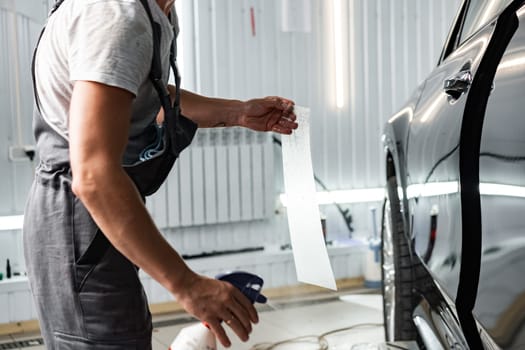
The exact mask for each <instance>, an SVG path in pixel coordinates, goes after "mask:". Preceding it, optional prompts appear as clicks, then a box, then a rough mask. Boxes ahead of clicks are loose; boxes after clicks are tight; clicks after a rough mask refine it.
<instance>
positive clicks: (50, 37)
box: [35, 0, 177, 139]
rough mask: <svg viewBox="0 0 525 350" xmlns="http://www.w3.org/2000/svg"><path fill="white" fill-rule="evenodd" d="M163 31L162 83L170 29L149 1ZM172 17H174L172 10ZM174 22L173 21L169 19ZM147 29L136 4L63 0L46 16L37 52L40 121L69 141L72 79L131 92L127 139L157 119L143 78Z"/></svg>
mask: <svg viewBox="0 0 525 350" xmlns="http://www.w3.org/2000/svg"><path fill="white" fill-rule="evenodd" d="M148 3H149V5H150V9H151V12H152V15H153V19H154V21H156V22H157V23H159V24H160V25H161V28H162V34H161V48H160V49H161V60H162V65H163V67H166V68H165V69H164V71H163V80H164V81H165V82H166V84H167V82H168V78H169V54H170V45H171V41H172V39H173V26H175V28H177V24H176V23H173V24H172V23H170V22H169V20H168V17H167V16H166V15H165V14H164V12H163V11H162V10H161V9H160V7H159V5H158V4H157V2H156V1H155V0H148ZM172 13H173V16H172V18H174V19H176V14H175V9H173V12H172ZM174 22H176V20H174ZM152 38H153V34H152V26H151V23H150V21H149V19H148V16H147V13H146V11H145V9H144V7H143V5H142V4H141V2H140V1H139V0H66V1H64V3H63V4H62V5H61V6H60V8H59V9H58V10H57V11H56V12H55V13H54V14H53V15H52V16H51V17H50V18H49V20H48V23H47V26H46V30H45V32H44V34H43V36H42V39H41V41H40V45H39V47H38V51H37V57H36V66H35V75H36V84H37V91H38V96H39V102H40V106H41V112H42V116H43V118H44V119H45V120H46V122H47V123H48V124H50V125H51V127H52V128H53V129H54V130H55V131H57V132H58V133H59V134H60V135H62V136H63V137H64V138H66V139H68V110H69V103H70V100H71V94H72V91H73V85H74V82H75V81H78V80H86V81H95V82H99V83H103V84H106V85H110V86H114V87H119V88H122V89H125V90H128V91H130V92H131V93H133V94H134V95H135V96H136V98H135V100H134V102H133V109H132V117H131V126H130V130H129V136H130V138H131V137H133V136H136V135H137V134H139V133H140V132H141V131H142V130H143V129H144V128H145V127H146V126H147V125H149V124H150V123H151V122H152V121H153V119H154V118H155V117H156V115H157V113H158V111H159V108H160V102H159V99H158V97H157V93H156V91H155V90H154V88H153V85H152V84H151V82H149V80H148V74H149V72H150V69H151V62H152V56H153V40H152Z"/></svg>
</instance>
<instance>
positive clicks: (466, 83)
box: [443, 70, 472, 98]
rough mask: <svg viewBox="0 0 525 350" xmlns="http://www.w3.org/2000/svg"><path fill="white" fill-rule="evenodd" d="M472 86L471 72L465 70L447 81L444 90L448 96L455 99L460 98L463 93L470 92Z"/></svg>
mask: <svg viewBox="0 0 525 350" xmlns="http://www.w3.org/2000/svg"><path fill="white" fill-rule="evenodd" d="M470 84H472V73H470V70H463V71H461V72H459V73H457V74H454V75H453V76H451V77H450V78H448V79H446V80H445V82H444V84H443V90H445V93H446V94H447V95H450V96H452V97H453V98H459V97H460V96H461V94H462V93H464V92H465V91H467V90H468V88H469V87H470Z"/></svg>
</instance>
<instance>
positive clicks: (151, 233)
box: [69, 81, 257, 346]
mask: <svg viewBox="0 0 525 350" xmlns="http://www.w3.org/2000/svg"><path fill="white" fill-rule="evenodd" d="M133 98H134V97H133V95H132V94H131V93H129V92H127V91H125V90H122V89H119V88H114V87H110V86H107V85H103V84H99V83H95V82H87V81H78V82H76V83H75V86H74V90H73V96H72V100H71V106H70V113H69V135H70V157H71V168H72V173H73V192H74V193H75V194H76V195H77V196H78V197H79V199H80V200H81V201H82V203H83V204H84V205H85V206H86V208H87V210H88V211H89V213H90V214H91V216H92V217H93V219H94V220H95V222H96V223H97V225H98V226H99V227H100V229H101V230H102V232H103V233H104V234H105V235H106V237H107V238H108V240H109V241H110V242H111V243H112V244H113V246H114V247H115V248H116V249H117V250H119V251H120V252H121V253H122V254H123V255H124V256H126V257H127V258H128V259H129V260H131V261H132V262H133V263H134V264H136V265H137V266H139V267H140V268H141V269H143V270H144V271H145V272H147V273H148V274H149V275H150V276H152V277H153V278H154V279H155V280H157V281H158V282H159V283H160V284H162V285H163V286H164V287H165V288H166V289H168V290H169V291H170V292H171V293H172V294H173V295H175V297H176V298H177V301H179V302H180V303H181V304H182V306H183V307H184V308H185V309H186V310H187V311H188V312H189V313H191V314H193V315H195V316H196V317H198V318H199V319H201V320H203V321H205V322H207V323H208V324H209V325H210V327H211V328H212V330H213V331H214V333H215V334H216V335H217V337H218V338H219V340H220V341H221V343H222V344H223V345H225V346H227V345H228V344H229V340H228V337H227V335H226V333H225V331H224V329H223V327H222V325H221V320H230V319H233V321H232V322H231V323H230V324H229V325H230V327H231V328H232V329H233V330H234V331H235V332H236V333H237V335H238V336H239V337H240V338H241V339H242V340H246V339H248V334H249V333H250V332H251V322H256V321H257V312H256V310H255V308H254V307H253V305H251V303H250V302H249V301H248V299H247V298H245V297H244V295H243V294H242V293H241V292H240V291H238V290H237V289H236V288H235V287H233V286H232V285H230V284H229V283H226V282H221V281H218V280H214V279H210V278H206V277H203V276H199V275H197V274H195V273H194V272H193V271H191V270H190V269H189V268H188V267H187V265H186V264H185V263H184V261H183V260H182V259H181V257H180V256H179V254H177V252H176V251H175V250H174V249H173V248H172V247H171V246H170V245H169V244H168V243H167V242H166V241H165V239H164V238H163V237H162V235H161V234H160V232H159V231H158V229H157V228H156V226H155V224H154V222H153V220H152V219H151V217H150V215H149V214H148V212H147V210H146V208H145V206H144V204H143V202H142V200H141V198H140V195H139V193H138V192H137V190H136V188H135V185H134V184H133V182H132V181H131V179H130V178H129V177H128V176H127V174H126V173H125V171H124V170H123V168H122V166H121V159H122V154H123V152H124V149H125V147H126V144H127V135H128V129H129V122H130V116H131V105H132V101H133ZM232 316H233V318H232Z"/></svg>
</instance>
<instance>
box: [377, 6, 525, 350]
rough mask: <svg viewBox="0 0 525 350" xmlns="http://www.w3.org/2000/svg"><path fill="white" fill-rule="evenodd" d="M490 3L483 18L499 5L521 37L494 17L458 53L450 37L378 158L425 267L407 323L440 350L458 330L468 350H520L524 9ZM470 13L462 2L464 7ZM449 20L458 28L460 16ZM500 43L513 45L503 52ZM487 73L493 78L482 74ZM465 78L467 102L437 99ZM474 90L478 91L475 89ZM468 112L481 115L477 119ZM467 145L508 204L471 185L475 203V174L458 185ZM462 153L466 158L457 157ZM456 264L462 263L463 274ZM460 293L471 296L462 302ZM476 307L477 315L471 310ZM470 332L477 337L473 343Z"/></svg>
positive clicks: (524, 330)
mask: <svg viewBox="0 0 525 350" xmlns="http://www.w3.org/2000/svg"><path fill="white" fill-rule="evenodd" d="M479 1H481V0H478V2H479ZM489 1H494V2H493V3H488V2H487V3H488V5H486V6H484V8H485V10H487V9H488V10H490V7H491V6H493V7H494V8H498V10H499V9H503V8H504V6H503V5H505V6H508V7H506V9H505V11H503V12H507V14H512V15H514V16H515V15H516V9H518V11H517V14H518V17H519V21H520V22H519V24H520V26H522V27H518V29H517V30H516V32H515V33H514V30H515V29H509V30H508V31H507V32H505V30H504V29H502V28H503V27H505V26H506V22H505V21H503V22H502V23H499V24H498V19H500V17H498V16H500V15H502V13H498V15H497V16H492V17H490V16H487V18H489V20H487V21H486V23H484V25H483V26H482V27H481V28H480V29H479V30H477V31H475V32H474V34H473V35H470V36H468V37H467V38H466V39H465V40H464V42H462V43H461V44H459V41H458V42H456V43H454V42H453V41H454V40H455V39H454V37H453V36H454V35H449V39H448V42H447V43H446V45H445V48H444V51H443V55H442V58H441V61H440V63H439V64H438V66H437V67H436V69H435V70H434V71H433V72H432V73H431V74H430V75H429V77H428V78H427V79H426V80H425V81H424V82H423V83H422V84H421V85H420V86H419V87H418V89H417V90H416V92H415V93H414V95H413V96H412V97H411V98H410V100H409V101H408V102H407V103H406V104H405V105H404V106H403V108H401V109H400V110H399V112H398V113H396V114H394V115H393V116H392V117H391V118H390V119H389V122H388V123H387V125H386V127H385V130H384V135H383V142H384V145H385V150H386V153H387V154H388V156H391V157H392V159H393V161H394V164H395V171H396V174H395V175H396V177H397V178H398V183H399V185H400V188H401V190H402V191H403V197H402V198H403V200H402V201H403V203H402V208H403V209H402V210H403V212H404V216H405V218H406V223H405V227H406V229H407V232H409V233H410V237H409V238H411V239H412V240H413V249H414V251H413V254H414V257H415V258H417V259H419V260H420V261H421V262H422V263H423V264H424V266H425V268H426V273H427V276H426V277H425V278H426V279H427V281H426V282H424V283H422V287H421V288H419V290H418V291H417V292H418V293H420V294H421V300H422V303H423V304H424V307H422V306H421V305H423V304H420V306H419V307H418V308H417V311H416V310H415V313H414V317H416V316H417V317H418V320H419V322H421V321H422V320H425V319H426V320H427V321H425V322H423V324H433V325H434V326H433V328H432V329H434V330H435V331H436V332H437V333H440V332H439V331H438V330H439V328H440V327H438V326H436V325H439V324H441V325H442V326H443V327H446V329H447V331H446V332H441V334H437V333H436V339H441V345H442V346H443V347H444V348H448V347H450V346H457V348H465V347H464V346H463V345H464V344H465V343H464V341H463V340H464V339H465V338H463V335H461V336H457V337H456V338H455V340H451V336H450V334H456V335H457V334H458V333H457V331H456V330H457V329H460V330H461V329H463V331H464V332H465V334H466V339H468V340H469V344H470V348H473V344H479V343H480V342H483V344H484V346H485V348H487V349H498V348H501V349H518V348H525V327H524V324H525V287H524V285H525V277H520V276H522V274H523V271H525V210H523V209H524V208H525V96H523V94H524V92H523V91H525V89H524V86H525V22H524V18H525V17H524V14H525V7H521V8H520V6H523V3H525V2H524V1H509V0H507V1H504V0H499V1H495V0H489ZM474 2H476V1H474ZM468 4H469V1H468V0H467V1H465V2H464V3H463V5H462V6H466V5H468ZM488 10H487V11H488ZM460 14H461V12H460ZM502 18H508V17H502ZM456 20H457V21H460V20H461V15H458V18H457V19H456ZM459 24H460V23H459ZM459 24H458V23H455V25H454V26H453V28H452V29H451V33H454V31H455V30H457V28H460V26H459V27H458V25H459ZM497 27H499V29H500V30H499V31H498V30H496V28H497ZM508 27H509V28H510V25H508ZM511 31H512V33H511ZM495 32H496V33H497V34H494V33H495ZM504 33H507V34H504ZM509 33H510V34H512V39H511V37H510V36H509V35H510V34H509ZM456 34H457V33H456ZM497 35H507V36H508V37H505V38H502V40H503V43H502V44H500V46H501V45H505V46H504V47H503V46H501V47H503V49H502V50H501V53H499V51H498V53H494V51H495V50H494V48H495V47H497V46H498V44H499V43H498V40H500V38H499V37H497ZM463 39H464V38H462V39H461V40H463ZM457 40H459V39H457ZM505 40H511V41H510V43H509V44H508V46H506V45H507V41H505ZM454 45H455V46H454ZM491 45H492V46H491ZM451 47H452V49H450V48H451ZM505 47H506V51H505V54H504V55H503V57H502V58H501V54H502V53H503V50H504V49H505ZM487 48H489V49H487ZM491 55H492V56H494V57H492V58H491V57H490V56H491ZM500 58H501V62H500V63H499V68H498V70H497V71H496V75H495V78H494V79H493V80H491V79H492V76H491V75H490V74H491V73H490V71H491V69H493V70H495V69H496V67H497V65H498V62H499V61H498V60H499V59H500ZM493 61H494V62H493ZM482 62H484V63H482ZM480 64H482V65H483V67H484V68H483V69H485V70H486V71H488V72H489V73H487V72H486V71H482V72H481V73H479V75H483V74H485V76H482V77H478V78H476V77H477V76H478V75H477V73H478V71H477V70H478V67H479V65H480ZM488 66H490V67H491V68H490V69H488V70H487V67H488ZM480 69H481V68H480ZM466 70H468V71H470V73H471V76H472V78H473V79H478V80H476V81H477V82H478V84H477V90H476V89H474V93H473V94H472V95H469V93H471V90H470V89H467V90H466V91H465V92H464V93H463V94H461V95H453V96H451V95H450V94H447V93H446V92H445V91H444V89H443V87H444V84H445V81H446V80H447V79H449V78H451V77H454V76H457V74H458V73H460V72H462V71H466ZM492 81H493V85H492V86H490V82H492ZM479 82H482V84H484V86H483V87H482V89H480V86H479V85H480V83H479ZM490 88H492V91H490V95H489V92H487V93H486V94H483V93H481V94H480V95H479V96H478V93H479V92H480V91H489V90H490ZM487 96H488V97H487ZM467 102H468V103H467ZM485 103H486V110H484V106H485ZM473 106H475V107H473ZM478 107H479V108H478ZM473 111H474V112H476V113H478V112H480V113H481V117H480V116H479V115H475V113H472V112H473ZM466 113H467V114H466ZM466 115H468V118H466V117H465V116H466ZM483 116H485V120H484V118H483ZM465 121H468V122H467V123H465ZM470 125H475V126H476V128H477V127H479V128H481V127H483V129H482V134H480V135H478V134H476V131H475V130H474V131H473V133H472V135H473V136H472V135H468V132H469V130H468V129H465V128H466V126H467V127H468V126H470ZM480 130H481V129H480ZM480 133H481V132H480ZM465 135H468V136H465ZM476 137H477V141H476V140H475V138H476ZM473 139H474V141H476V142H478V141H480V142H481V157H480V159H479V167H480V168H479V182H481V184H482V185H481V188H482V189H483V184H485V183H487V184H503V185H507V186H511V187H505V188H504V189H507V190H508V189H511V190H512V189H514V190H515V191H516V194H512V195H509V194H505V195H501V194H496V195H494V194H493V193H492V194H490V193H489V194H485V193H484V192H483V191H482V193H481V197H480V193H479V191H478V190H477V185H478V184H479V182H476V191H475V192H476V193H473V192H472V187H471V186H470V185H471V182H472V181H471V180H474V181H478V179H477V173H476V174H475V175H476V176H473V177H472V178H468V179H467V180H465V176H467V177H468V176H470V175H472V174H471V173H472V172H476V171H477V168H476V167H473V169H472V171H465V164H462V165H461V163H460V161H461V159H463V160H464V159H465V155H467V156H470V155H471V154H474V153H476V152H477V153H476V154H478V155H479V152H478V150H477V149H476V142H474V146H472V145H471V144H470V143H468V142H471V141H472V140H473ZM480 139H481V140H480ZM461 145H463V146H464V148H465V149H467V148H468V151H466V152H463V153H462V151H463V149H462V148H460V146H461ZM466 146H468V147H466ZM473 150H474V151H475V152H473ZM461 155H463V158H461ZM388 156H387V157H388ZM468 164H470V161H469V163H468ZM462 169H463V174H462V175H461V176H460V174H461V172H462ZM465 174H466V175H465ZM391 175H392V174H387V177H388V176H391ZM462 184H464V185H465V184H467V187H465V189H466V190H465V191H461V189H462ZM469 186H470V187H469ZM489 189H492V190H493V189H494V188H493V187H492V188H491V187H489ZM520 191H522V192H520ZM474 194H475V195H474ZM476 205H477V206H479V205H481V209H480V210H479V209H476V208H474V209H473V211H474V212H476V210H477V211H480V213H479V217H478V215H473V216H469V217H462V215H466V214H465V213H466V212H467V213H468V210H465V206H469V207H470V206H474V207H476ZM467 209H470V208H467ZM472 220H475V223H476V225H473V230H470V227H469V226H468V225H469V224H470V223H472ZM502 221H503V222H502ZM480 227H481V228H480ZM465 230H467V231H465ZM463 237H466V239H465V240H464V239H463ZM470 239H472V243H473V244H472V247H471V246H470ZM480 247H481V249H480ZM465 249H466V250H470V249H473V250H474V253H476V252H477V251H478V250H479V252H478V253H479V255H476V254H474V261H469V260H465V259H468V256H469V254H470V252H469V251H467V252H466V253H462V250H465ZM479 256H481V259H478V258H479ZM462 259H463V262H465V261H467V264H466V265H465V266H464V267H463V271H462V266H461V262H462ZM478 273H479V275H480V280H479V285H478V284H477V279H476V275H477V274H478ZM470 275H474V277H470ZM425 278H423V280H424V279H425ZM462 283H463V285H462ZM469 284H470V285H469ZM467 285H468V286H469V287H468V288H466V289H468V290H469V291H467V292H465V287H466V286H467ZM476 287H478V289H476ZM458 288H459V291H458ZM476 290H477V294H476ZM458 300H459V301H458ZM456 302H459V303H460V304H461V307H459V306H458V305H459V304H458V305H456ZM474 303H475V306H471V304H474ZM456 306H458V307H456ZM472 308H474V310H472ZM425 313H426V318H425ZM436 315H438V316H439V315H441V316H439V317H436ZM443 315H446V317H442V316H443ZM472 316H474V318H475V320H474V319H473V318H472ZM428 320H433V321H432V322H431V323H429V322H428ZM458 320H461V322H459V321H458ZM476 322H477V323H476ZM460 323H461V325H460ZM425 327H426V326H425ZM441 328H442V327H441ZM442 329H445V328H442ZM450 330H452V331H451V332H449V331H450ZM472 330H474V333H477V335H473V332H472ZM478 331H479V332H478ZM474 338H475V339H474ZM454 344H456V345H454ZM460 344H461V345H460ZM475 347H477V345H474V348H475Z"/></svg>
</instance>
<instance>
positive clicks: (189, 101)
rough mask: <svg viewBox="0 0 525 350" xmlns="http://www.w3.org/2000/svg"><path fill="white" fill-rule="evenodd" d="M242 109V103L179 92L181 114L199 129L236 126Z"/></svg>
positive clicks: (183, 91) (184, 91)
mask: <svg viewBox="0 0 525 350" xmlns="http://www.w3.org/2000/svg"><path fill="white" fill-rule="evenodd" d="M242 108H243V103H242V102H241V101H238V100H227V99H220V98H211V97H205V96H201V95H198V94H195V93H192V92H189V91H186V90H181V109H182V114H183V115H184V116H185V117H187V118H189V119H191V120H192V121H194V122H195V123H197V125H198V126H199V127H200V128H213V127H220V126H237V125H239V118H240V116H241V114H242Z"/></svg>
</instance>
